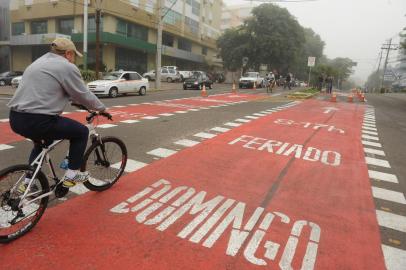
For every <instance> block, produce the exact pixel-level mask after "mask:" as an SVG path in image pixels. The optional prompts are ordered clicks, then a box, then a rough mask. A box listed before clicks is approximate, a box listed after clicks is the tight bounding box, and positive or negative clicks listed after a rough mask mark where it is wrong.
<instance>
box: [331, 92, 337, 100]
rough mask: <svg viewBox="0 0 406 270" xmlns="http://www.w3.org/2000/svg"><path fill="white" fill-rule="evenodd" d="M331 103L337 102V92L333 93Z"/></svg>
mask: <svg viewBox="0 0 406 270" xmlns="http://www.w3.org/2000/svg"><path fill="white" fill-rule="evenodd" d="M330 101H331V102H337V94H336V93H335V92H333V94H332V95H331V99H330Z"/></svg>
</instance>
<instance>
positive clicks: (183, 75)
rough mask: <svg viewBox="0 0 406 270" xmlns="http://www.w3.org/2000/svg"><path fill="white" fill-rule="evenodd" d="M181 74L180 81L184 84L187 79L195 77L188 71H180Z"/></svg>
mask: <svg viewBox="0 0 406 270" xmlns="http://www.w3.org/2000/svg"><path fill="white" fill-rule="evenodd" d="M178 72H179V74H180V80H181V81H182V82H184V81H185V80H186V79H189V78H190V77H192V75H193V72H192V71H186V70H184V71H183V70H182V71H181V70H179V71H178Z"/></svg>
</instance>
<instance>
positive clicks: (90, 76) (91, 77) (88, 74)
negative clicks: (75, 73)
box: [80, 69, 96, 82]
mask: <svg viewBox="0 0 406 270" xmlns="http://www.w3.org/2000/svg"><path fill="white" fill-rule="evenodd" d="M80 74H81V75H82V78H83V80H84V81H85V82H91V81H95V80H96V72H94V71H93V70H83V69H81V70H80Z"/></svg>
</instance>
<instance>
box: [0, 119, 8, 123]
mask: <svg viewBox="0 0 406 270" xmlns="http://www.w3.org/2000/svg"><path fill="white" fill-rule="evenodd" d="M8 121H9V119H8V118H4V119H0V122H1V123H7V122H8Z"/></svg>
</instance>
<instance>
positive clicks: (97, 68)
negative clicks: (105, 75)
mask: <svg viewBox="0 0 406 270" xmlns="http://www.w3.org/2000/svg"><path fill="white" fill-rule="evenodd" d="M102 1H103V0H96V1H95V2H96V80H98V79H99V71H100V48H99V47H100V13H101V3H102Z"/></svg>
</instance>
